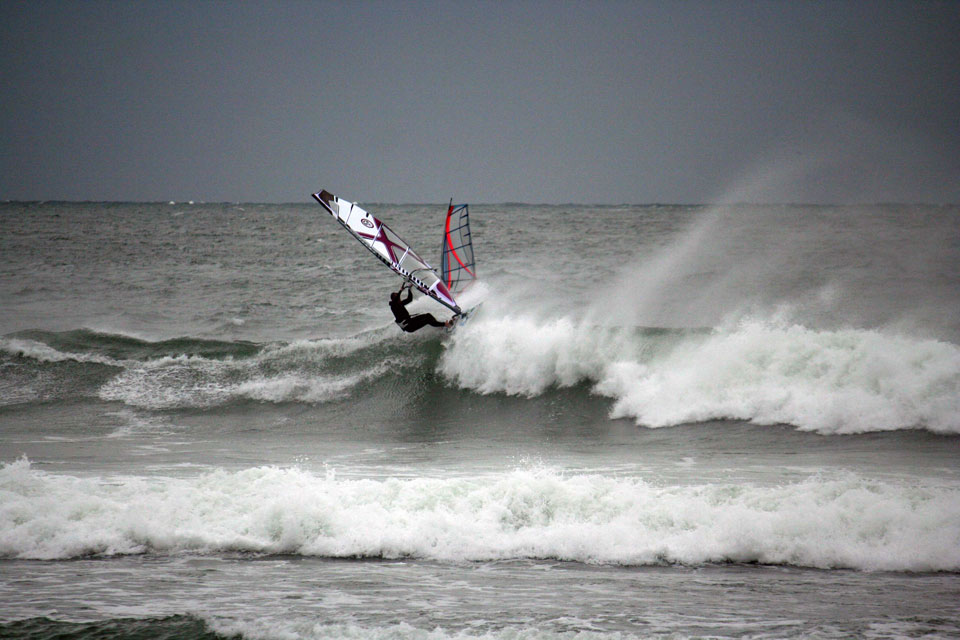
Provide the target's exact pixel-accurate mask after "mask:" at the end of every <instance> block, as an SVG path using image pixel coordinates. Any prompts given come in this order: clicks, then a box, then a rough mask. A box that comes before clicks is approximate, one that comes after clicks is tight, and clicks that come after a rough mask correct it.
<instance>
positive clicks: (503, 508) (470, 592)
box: [0, 203, 960, 638]
mask: <svg viewBox="0 0 960 640" xmlns="http://www.w3.org/2000/svg"><path fill="white" fill-rule="evenodd" d="M368 208H369V209H370V210H371V211H374V212H375V213H377V214H378V215H380V216H381V217H383V218H384V219H386V220H388V221H389V222H390V223H391V224H392V226H394V227H395V228H396V229H397V230H398V231H400V232H401V233H402V235H403V236H404V237H405V238H406V239H407V240H409V241H410V242H411V243H412V244H413V245H414V246H415V247H417V248H418V249H419V250H420V252H421V253H423V254H425V255H427V256H430V252H431V251H432V250H433V249H432V248H433V247H437V253H439V248H438V247H439V236H440V224H441V217H442V213H443V210H444V209H443V207H441V206H427V205H423V206H396V205H368ZM471 214H472V216H471V218H472V222H473V226H474V237H475V240H476V250H477V256H478V267H479V272H480V276H481V281H480V282H479V283H478V284H477V285H476V286H475V287H474V288H473V289H471V290H470V291H469V292H467V293H466V294H464V297H463V298H464V299H463V301H464V303H465V305H466V306H470V305H472V304H476V303H477V302H479V301H483V306H482V307H481V309H480V311H479V312H478V313H477V315H476V316H475V317H474V318H473V319H471V321H470V322H469V323H468V324H466V325H464V326H462V327H460V328H458V329H457V330H456V331H454V332H453V333H450V334H448V333H444V332H443V331H432V330H424V331H421V332H419V333H417V334H415V335H406V334H402V333H401V332H400V331H399V330H398V329H397V328H396V327H394V326H393V324H392V322H391V317H390V315H389V311H388V310H387V307H386V300H387V295H388V293H389V291H391V290H392V288H395V287H396V286H398V284H399V282H398V281H397V280H395V278H394V277H393V276H392V275H391V274H390V273H389V272H388V271H387V270H385V269H384V268H383V267H382V266H381V265H379V263H377V262H376V261H375V260H374V259H372V257H371V256H370V255H369V254H368V253H367V252H366V251H365V250H363V248H362V247H360V246H359V245H358V244H356V243H355V241H354V240H353V239H351V238H350V237H349V236H347V235H346V234H345V233H344V232H343V231H342V230H341V229H340V228H339V226H338V225H336V223H335V222H334V221H332V220H330V219H327V218H325V217H324V215H323V214H322V212H321V211H320V209H319V207H317V206H315V205H309V204H304V205H236V204H216V205H178V204H97V203H85V204H69V203H44V204H39V203H34V204H16V203H7V204H4V205H2V206H0V216H2V217H3V221H4V224H3V230H2V231H0V251H2V254H3V256H4V260H3V264H2V265H0V297H2V299H3V301H4V304H3V305H2V307H0V464H2V467H0V558H2V559H0V566H2V571H0V574H2V578H0V602H3V604H2V605H0V624H3V627H2V629H3V633H4V634H6V635H9V636H12V637H44V636H49V637H55V636H57V634H65V633H78V634H82V633H88V634H92V635H97V636H100V635H103V636H113V637H156V636H160V635H166V636H167V637H229V636H231V635H234V634H240V635H242V636H244V637H250V638H288V637H308V638H309V637H324V638H326V637H331V638H332V637H356V638H368V637H376V638H380V637H382V638H426V637H429V638H446V637H478V638H479V637H496V638H526V637H530V638H534V637H535V638H554V637H574V636H576V637H598V638H599V637H608V636H609V637H618V638H623V637H677V638H686V637H763V638H768V637H769V638H785V637H789V638H792V637H828V638H832V637H836V638H846V637H853V636H857V637H878V638H882V637H953V636H956V635H958V634H960V611H958V606H957V605H956V603H957V602H960V597H958V596H960V581H958V579H957V575H958V574H957V572H958V571H960V477H958V470H960V465H958V457H960V456H958V453H960V449H958V442H960V440H958V437H960V435H958V434H960V346H958V345H960V316H958V315H957V313H956V310H957V309H960V276H958V273H960V225H958V224H957V221H958V220H960V210H958V209H957V208H956V207H924V206H905V205H900V206H876V207H799V206H768V207H762V206H739V207H672V206H650V207H639V206H638V207H632V206H631V207H628V206H625V207H586V206H556V207H540V206H525V205H504V206H476V207H471ZM431 305H432V303H430V302H429V301H426V300H422V301H417V302H416V303H415V304H414V311H418V310H419V311H432V312H434V313H436V314H437V315H438V316H443V314H444V310H443V309H441V308H439V307H437V306H435V305H434V306H431Z"/></svg>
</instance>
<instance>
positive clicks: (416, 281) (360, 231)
mask: <svg viewBox="0 0 960 640" xmlns="http://www.w3.org/2000/svg"><path fill="white" fill-rule="evenodd" d="M313 198H314V199H315V200H316V201H317V202H319V203H320V204H321V205H323V208H324V209H326V210H327V212H328V213H329V214H330V215H332V216H333V217H334V218H336V220H337V222H339V223H340V224H341V225H343V228H344V229H346V230H347V231H349V232H350V233H351V234H352V235H353V237H354V238H356V239H357V240H359V241H360V242H361V244H363V246H365V247H366V248H367V249H369V250H370V252H371V253H373V255H375V256H377V258H379V259H380V261H381V262H383V263H384V264H385V265H387V266H388V267H390V268H391V269H392V270H393V271H394V272H395V273H396V274H397V275H399V276H400V277H402V278H403V279H404V280H406V281H407V282H409V283H410V284H412V285H413V286H415V287H416V288H417V290H418V291H420V292H421V293H423V294H424V295H428V296H430V297H431V298H433V299H434V300H436V301H437V302H439V303H440V304H442V305H443V306H445V307H447V308H449V309H450V310H451V311H453V312H454V313H456V314H459V313H460V306H459V305H457V301H456V299H455V298H454V297H453V294H452V293H450V289H449V287H448V286H447V285H446V284H445V283H444V281H443V280H442V279H441V278H440V276H439V275H438V274H437V272H436V271H435V270H434V269H433V267H431V266H430V265H429V264H428V263H427V262H426V261H425V260H424V259H423V258H421V257H420V256H419V255H417V253H416V252H415V251H414V250H413V249H412V248H410V245H409V244H408V243H407V242H405V241H404V240H403V239H402V238H401V237H400V236H398V235H397V234H396V233H395V232H394V231H393V230H392V229H391V228H390V227H388V226H387V225H385V224H383V223H382V222H381V221H380V220H379V219H377V218H376V217H374V216H372V215H371V214H370V213H368V212H367V211H364V210H363V209H361V208H360V207H358V206H357V205H356V204H355V203H353V202H349V201H347V200H344V199H343V198H338V197H337V196H335V195H333V194H332V193H330V192H329V191H318V192H317V193H314V194H313Z"/></svg>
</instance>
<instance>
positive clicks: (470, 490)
mask: <svg viewBox="0 0 960 640" xmlns="http://www.w3.org/2000/svg"><path fill="white" fill-rule="evenodd" d="M0 498H2V499H0V556H2V557H8V558H39V559H54V558H75V557H80V556H85V555H90V554H103V555H114V554H136V553H144V552H151V553H161V554H163V553H181V552H202V553H210V552H223V551H247V552H257V553H294V554H302V555H312V556H324V557H388V558H397V557H417V558H428V559H433V560H440V561H474V560H495V559H513V558H549V559H559V560H573V561H581V562H599V563H615V564H623V565H645V564H652V563H662V562H669V563H686V564H700V563H707V562H726V561H735V562H760V563H770V564H790V565H798V566H807V567H823V568H832V567H849V568H855V569H867V570H871V569H882V570H909V571H937V570H940V571H956V570H958V569H960V487H956V486H949V485H934V484H920V483H917V484H912V483H904V482H898V481H892V480H882V481H881V480H870V479H866V478H863V477H860V476H857V475H853V474H851V475H847V476H843V477H838V478H811V479H808V480H806V481H803V482H797V483H793V484H788V485H784V486H776V487H766V486H754V485H748V484H723V483H721V484H710V485H699V486H679V487H678V486H673V487H661V486H657V485H655V484H651V483H648V482H645V481H644V480H642V479H638V478H624V477H617V478H611V477H604V476H596V475H569V476H568V475H564V474H560V473H557V472H554V471H551V470H548V469H532V470H531V469H527V470H516V471H512V472H507V473H498V474H491V475H485V476H475V477H457V478H412V479H387V480H368V479H360V480H357V479H337V478H336V476H335V474H324V475H322V476H321V475H315V474H312V473H309V472H307V471H303V470H300V469H296V468H293V469H280V468H275V467H260V468H254V469H248V470H245V471H239V472H226V471H217V472H213V473H209V474H205V475H201V476H198V477H194V478H162V477H152V476H151V477H143V478H138V477H110V478H79V477H73V476H67V475H60V474H51V473H46V472H42V471H38V470H36V469H33V468H31V466H30V463H29V462H28V461H26V460H23V459H21V460H19V461H17V462H14V463H11V464H7V465H5V466H3V467H2V468H0Z"/></svg>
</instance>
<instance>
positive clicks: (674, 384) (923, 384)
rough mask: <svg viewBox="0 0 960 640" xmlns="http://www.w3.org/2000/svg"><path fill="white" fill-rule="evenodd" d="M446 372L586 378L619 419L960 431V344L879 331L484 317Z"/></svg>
mask: <svg viewBox="0 0 960 640" xmlns="http://www.w3.org/2000/svg"><path fill="white" fill-rule="evenodd" d="M439 368H440V372H441V373H442V374H443V375H444V376H446V378H447V379H448V380H451V381H453V382H454V383H456V384H458V385H459V386H461V387H463V388H467V389H472V390H475V391H479V392H480V393H497V392H499V393H507V394H513V395H527V396H531V395H537V394H540V393H543V391H544V390H546V389H547V388H549V387H551V386H560V387H563V386H570V385H573V384H577V383H581V382H586V383H589V384H592V385H593V389H594V391H595V392H596V393H599V394H602V395H605V396H609V397H611V398H613V399H614V400H615V403H614V406H613V409H612V415H613V416H615V417H624V416H628V417H633V418H635V419H636V421H637V423H638V424H641V425H645V426H650V427H662V426H670V425H677V424H682V423H688V422H697V421H704V420H711V419H723V418H734V419H740V420H749V421H752V422H756V423H760V424H776V423H786V424H792V425H795V426H797V427H799V428H801V429H806V430H813V431H818V432H820V433H857V432H867V431H880V430H891V429H906V428H917V427H925V428H927V429H930V430H932V431H938V432H943V433H960V347H957V346H956V345H953V344H950V343H946V342H941V341H936V340H927V339H916V338H909V337H904V336H898V335H890V334H885V333H883V332H881V331H876V330H866V329H848V330H837V331H815V330H812V329H808V328H805V327H802V326H799V325H791V324H787V323H781V322H772V321H744V322H740V323H738V324H736V325H735V326H732V327H730V328H726V329H717V330H715V331H713V332H711V333H706V334H704V333H689V334H687V335H686V336H683V337H678V336H676V335H670V336H665V335H664V334H660V333H657V332H653V333H650V332H647V333H644V332H640V331H629V330H626V329H622V328H621V329H617V328H609V327H603V326H596V325H588V324H586V323H584V322H578V321H574V320H572V319H569V318H559V319H552V320H540V319H537V318H535V317H532V316H499V317H496V316H494V317H489V316H488V317H482V316H481V317H478V318H477V319H476V320H475V321H473V322H471V323H469V324H468V325H466V326H464V327H462V328H461V329H459V330H458V331H457V332H455V334H454V336H453V338H452V340H451V341H450V342H449V344H448V348H447V349H446V351H445V353H444V356H443V358H442V360H441V362H440V365H439Z"/></svg>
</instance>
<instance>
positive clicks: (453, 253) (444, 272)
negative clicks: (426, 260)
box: [440, 199, 477, 293]
mask: <svg viewBox="0 0 960 640" xmlns="http://www.w3.org/2000/svg"><path fill="white" fill-rule="evenodd" d="M476 277H477V270H476V263H475V262H474V259H473V238H472V237H471V236H470V207H469V206H468V205H465V204H458V205H456V206H454V204H453V199H451V200H450V206H449V207H448V208H447V223H446V224H445V225H444V227H443V247H442V248H441V251H440V278H441V279H442V280H443V283H444V284H445V285H447V288H448V289H450V291H453V292H454V293H459V292H461V291H463V290H464V289H466V288H467V287H468V286H469V285H471V284H472V283H473V281H474V280H475V279H476Z"/></svg>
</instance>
